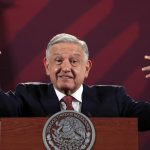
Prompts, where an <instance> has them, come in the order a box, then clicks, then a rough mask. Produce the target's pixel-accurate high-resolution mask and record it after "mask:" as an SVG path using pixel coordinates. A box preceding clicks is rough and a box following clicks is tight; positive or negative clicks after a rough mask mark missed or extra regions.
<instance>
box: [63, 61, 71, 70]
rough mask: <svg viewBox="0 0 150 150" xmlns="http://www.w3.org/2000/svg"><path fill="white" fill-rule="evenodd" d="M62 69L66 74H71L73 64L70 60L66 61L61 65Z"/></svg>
mask: <svg viewBox="0 0 150 150" xmlns="http://www.w3.org/2000/svg"><path fill="white" fill-rule="evenodd" d="M61 69H62V71H64V72H70V70H71V64H70V61H69V60H64V61H63V63H62V64H61Z"/></svg>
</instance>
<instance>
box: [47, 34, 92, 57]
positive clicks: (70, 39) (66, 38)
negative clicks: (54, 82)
mask: <svg viewBox="0 0 150 150" xmlns="http://www.w3.org/2000/svg"><path fill="white" fill-rule="evenodd" d="M65 42H66V43H74V44H78V45H79V46H80V47H81V48H82V49H83V50H84V53H85V57H86V59H88V58H89V51H88V46H87V44H86V42H84V41H81V40H80V39H78V38H77V37H75V36H73V35H70V34H66V33H61V34H57V35H56V36H54V37H53V38H52V39H51V40H50V42H49V43H48V45H47V49H46V57H48V56H49V51H50V49H51V47H52V46H53V45H54V44H57V43H65Z"/></svg>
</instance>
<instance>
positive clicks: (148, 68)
mask: <svg viewBox="0 0 150 150" xmlns="http://www.w3.org/2000/svg"><path fill="white" fill-rule="evenodd" d="M142 71H150V66H147V67H143V68H142Z"/></svg>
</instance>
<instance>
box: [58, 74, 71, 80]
mask: <svg viewBox="0 0 150 150" xmlns="http://www.w3.org/2000/svg"><path fill="white" fill-rule="evenodd" d="M58 77H59V78H62V79H73V76H70V75H58Z"/></svg>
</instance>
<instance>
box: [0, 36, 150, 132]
mask: <svg viewBox="0 0 150 150" xmlns="http://www.w3.org/2000/svg"><path fill="white" fill-rule="evenodd" d="M146 58H148V59H149V56H147V57H146ZM43 61H44V66H45V70H46V74H47V75H48V76H49V78H50V80H51V83H52V84H43V83H26V84H19V85H18V86H17V88H16V91H15V92H8V93H4V92H3V91H1V92H0V116H3V117H4V116H13V117H16V116H18V117H23V116H26V117H30V116H51V115H53V114H55V113H57V112H58V111H60V110H63V109H66V108H67V105H65V103H64V102H63V100H62V99H63V98H64V96H66V95H67V96H68V95H71V96H72V97H73V102H71V106H72V108H73V109H74V110H75V111H79V112H82V113H83V114H85V115H87V116H89V117H138V123H139V130H150V104H149V103H146V102H135V101H134V100H133V99H131V98H130V97H129V96H128V95H127V94H126V93H125V91H124V89H123V87H121V86H99V85H95V86H91V87H89V86H87V85H84V84H83V82H84V79H85V78H87V77H88V74H89V71H90V69H91V66H92V62H91V61H90V60H89V52H88V47H87V45H86V43H85V42H84V41H81V40H79V39H77V38H76V37H74V36H72V35H69V34H58V35H56V36H55V37H53V38H52V39H51V41H50V42H49V44H48V47H47V50H46V57H45V58H44V60H43ZM143 70H146V71H147V70H148V71H149V70H150V69H149V67H146V68H143ZM147 77H149V75H147Z"/></svg>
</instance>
